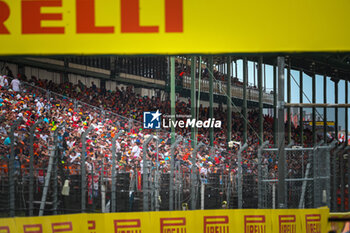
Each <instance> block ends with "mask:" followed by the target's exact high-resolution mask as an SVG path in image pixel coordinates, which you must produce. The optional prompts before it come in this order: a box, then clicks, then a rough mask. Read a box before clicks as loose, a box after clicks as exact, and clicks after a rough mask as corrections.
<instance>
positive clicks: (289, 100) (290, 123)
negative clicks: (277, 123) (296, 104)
mask: <svg viewBox="0 0 350 233" xmlns="http://www.w3.org/2000/svg"><path fill="white" fill-rule="evenodd" d="M288 60H289V62H288V68H287V103H290V102H291V85H290V65H291V63H290V58H289V59H288ZM290 114H291V111H290V107H288V108H287V133H288V141H287V144H289V143H290V142H291V141H292V121H291V119H290Z"/></svg>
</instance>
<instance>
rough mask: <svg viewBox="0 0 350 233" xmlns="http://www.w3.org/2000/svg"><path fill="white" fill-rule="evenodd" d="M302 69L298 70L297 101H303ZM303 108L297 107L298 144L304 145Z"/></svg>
mask: <svg viewBox="0 0 350 233" xmlns="http://www.w3.org/2000/svg"><path fill="white" fill-rule="evenodd" d="M303 81H304V80H303V71H302V70H300V71H299V102H300V103H303V97H304V96H303V95H304V91H303V90H304V84H303ZM303 111H304V109H303V108H302V107H300V108H299V112H300V113H299V116H300V119H299V127H300V146H302V147H304V113H303Z"/></svg>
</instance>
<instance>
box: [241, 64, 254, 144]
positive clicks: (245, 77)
mask: <svg viewBox="0 0 350 233" xmlns="http://www.w3.org/2000/svg"><path fill="white" fill-rule="evenodd" d="M254 69H255V68H254ZM247 85H248V60H247V58H246V57H244V58H243V118H244V119H243V121H244V123H243V144H244V143H246V142H247V126H248V121H247Z"/></svg>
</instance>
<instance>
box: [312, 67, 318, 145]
mask: <svg viewBox="0 0 350 233" xmlns="http://www.w3.org/2000/svg"><path fill="white" fill-rule="evenodd" d="M312 103H313V104H315V103H316V74H313V76H312ZM316 143H317V134H316V107H312V145H313V146H316Z"/></svg>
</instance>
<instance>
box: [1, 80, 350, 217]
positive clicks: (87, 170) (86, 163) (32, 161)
mask: <svg viewBox="0 0 350 233" xmlns="http://www.w3.org/2000/svg"><path fill="white" fill-rule="evenodd" d="M22 88H23V90H24V92H22V93H21V94H18V95H16V93H11V92H6V91H4V93H3V96H2V97H3V98H2V99H4V100H6V106H5V107H4V110H6V112H7V113H6V114H5V115H3V117H2V118H1V120H0V131H1V132H3V131H5V132H6V135H7V137H6V138H4V139H3V141H2V143H3V146H2V147H1V148H0V150H1V152H0V155H1V159H0V165H1V166H0V190H1V192H0V198H1V199H0V214H1V215H2V216H23V215H27V216H32V215H49V214H64V213H80V212H115V211H118V212H122V211H142V210H144V211H150V210H181V209H187V208H188V209H200V208H201V209H218V208H276V207H277V204H276V203H277V201H276V198H277V196H278V192H277V185H278V178H279V177H278V150H277V149H276V148H272V146H268V145H266V144H264V145H263V146H264V148H263V147H260V149H256V148H257V147H254V146H251V145H249V146H248V145H243V146H242V147H237V148H236V149H232V150H229V151H227V150H226V149H223V147H219V146H215V147H209V146H208V145H206V144H204V143H203V142H201V141H198V143H197V146H195V147H193V146H192V141H191V140H190V139H189V138H187V137H186V136H180V134H176V135H175V140H172V138H171V134H170V133H169V132H168V131H164V130H155V131H151V130H147V129H144V128H143V125H142V123H141V122H139V121H137V119H139V117H140V115H139V114H140V113H139V112H137V111H134V110H132V109H131V108H130V112H129V115H130V116H131V118H126V117H124V116H120V115H117V114H115V113H113V112H112V110H113V109H108V108H106V107H105V106H104V104H103V102H102V101H101V100H100V99H97V100H96V101H95V103H96V106H93V105H89V104H86V103H85V102H84V99H80V100H76V99H74V96H69V95H68V93H65V92H64V93H62V94H63V95H61V94H57V93H53V92H49V91H47V90H44V89H41V88H38V87H33V86H31V85H29V84H25V83H24V86H23V87H22ZM67 88H69V87H67ZM106 95H107V96H105V97H109V96H108V94H106ZM86 98H97V96H91V97H90V96H87V97H86ZM107 99H108V98H107ZM29 103H35V104H34V105H32V106H30V105H29ZM98 103H99V104H98ZM98 106H99V107H98ZM35 116H40V117H35ZM332 148H333V147H332V145H328V146H327V145H319V146H317V147H315V148H293V147H291V148H286V150H285V154H286V167H285V171H286V173H285V179H286V188H285V190H286V191H285V194H284V196H285V198H286V203H287V208H310V207H318V206H320V205H322V204H328V205H330V203H331V201H333V202H332V203H333V207H335V206H340V208H341V209H345V206H347V205H348V204H345V199H346V198H345V197H346V196H348V193H346V192H347V188H348V187H346V186H345V184H347V183H346V182H348V180H349V179H348V178H344V177H348V176H345V174H349V169H348V166H347V165H345V164H349V160H348V158H347V156H345V152H344V151H345V148H342V150H341V151H340V150H338V148H336V149H332ZM346 150H348V149H346ZM330 152H332V153H333V154H332V156H330ZM331 162H332V163H331ZM330 165H331V166H332V167H330ZM331 174H332V177H331ZM331 180H332V181H335V182H334V183H333V186H332V187H331V183H332V182H331ZM345 187H346V188H345ZM331 192H333V195H332V193H331ZM338 192H339V195H340V196H341V198H340V200H341V201H340V202H339V204H338V202H336V203H335V204H334V198H333V197H334V193H335V194H338ZM342 197H343V198H342ZM342 202H344V204H342ZM343 206H344V208H343Z"/></svg>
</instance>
